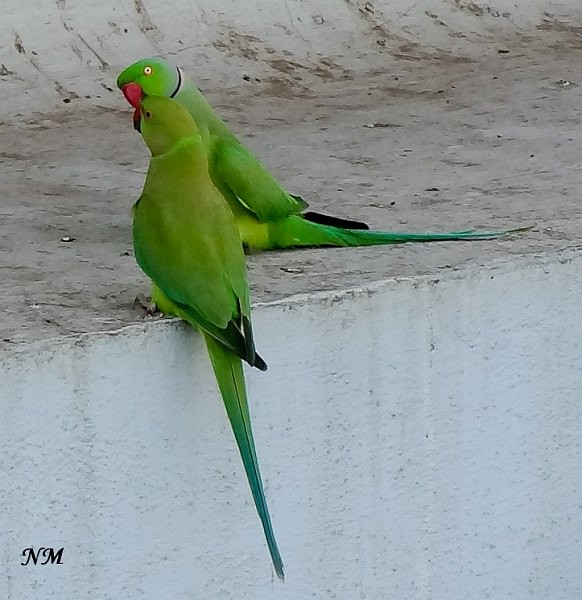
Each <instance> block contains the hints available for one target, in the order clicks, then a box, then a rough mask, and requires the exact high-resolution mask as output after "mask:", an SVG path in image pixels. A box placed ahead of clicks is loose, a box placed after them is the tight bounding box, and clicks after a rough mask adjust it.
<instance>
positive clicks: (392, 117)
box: [0, 0, 582, 600]
mask: <svg viewBox="0 0 582 600" xmlns="http://www.w3.org/2000/svg"><path fill="white" fill-rule="evenodd" d="M581 25H582V8H581V6H580V3H579V1H578V0H567V1H566V0H564V1H561V2H554V1H552V0H528V1H527V2H526V1H525V0H523V1H519V2H518V1H516V0H489V1H487V2H484V1H483V0H474V1H470V2H469V1H464V0H420V1H416V0H415V1H413V0H392V1H390V2H389V1H388V0H373V1H370V2H367V1H366V2H361V1H353V0H349V1H345V2H337V1H336V0H334V1H333V2H332V1H331V0H326V1H320V2H317V3H314V2H307V1H303V0H285V1H283V0H276V1H273V2H270V3H268V4H265V3H264V2H255V1H254V0H248V1H246V0H245V2H238V3H236V2H234V3H233V2H230V1H227V0H212V1H211V0H198V1H197V2H196V3H195V4H192V3H189V2H185V1H183V0H173V1H172V3H171V6H168V4H167V3H159V2H152V1H149V0H146V1H143V0H135V1H130V0H104V1H103V2H97V3H91V4H88V3H86V2H77V1H75V0H54V1H47V2H43V3H38V2H32V1H30V0H24V1H22V2H19V3H13V5H12V6H5V7H4V15H3V19H2V20H1V21H0V40H1V41H2V43H3V48H5V49H6V52H5V54H4V55H3V58H2V59H1V60H0V80H1V81H2V85H3V88H2V89H3V102H2V108H1V114H0V121H1V122H0V126H1V129H0V134H1V135H2V152H1V153H0V164H1V165H2V182H1V184H0V185H1V192H2V193H1V197H2V202H1V204H0V217H1V218H0V276H1V280H2V286H0V305H1V306H2V311H3V319H2V321H1V322H0V415H1V419H0V465H1V473H2V475H0V507H1V508H2V510H0V532H1V533H0V546H1V548H2V557H1V558H0V598H7V599H9V600H29V599H31V598H36V597H42V599H43V600H44V599H45V598H47V599H50V598H59V599H61V598H66V599H69V598H71V599H77V598H90V599H91V600H94V599H96V598H98V599H106V598H111V599H115V600H117V599H120V598H128V599H131V600H133V599H134V598H135V599H136V600H137V599H138V598H139V599H141V598H155V599H156V600H157V599H165V598H172V599H177V600H181V599H184V600H186V599H188V600H190V599H191V598H193V597H194V598H200V599H206V598H208V599H209V600H211V599H214V598H220V599H221V600H222V599H223V598H236V599H237V600H246V599H248V600H251V599H252V600H267V599H268V600H303V599H304V598H311V597H314V598H317V599H318V600H320V599H323V600H327V599H333V598H337V599H341V600H354V599H362V600H384V599H385V598H396V599H398V600H417V599H421V598H423V599H427V600H451V599H454V600H456V599H458V598H466V599H468V600H482V599H483V598H488V597H491V598H495V599H498V598H509V597H511V598H515V599H517V600H526V598H527V599H529V598H531V597H533V598H551V600H573V599H576V598H579V597H580V596H581V592H582V576H581V575H580V568H579V557H580V556H581V555H582V528H581V518H580V507H581V505H582V495H581V492H580V485H579V481H578V479H579V473H580V469H581V460H580V452H581V448H580V445H581V441H580V440H581V439H582V436H581V435H580V434H581V430H580V427H581V426H580V423H582V414H581V411H582V409H581V403H580V391H579V390H580V388H581V387H582V386H581V383H582V381H581V379H582V378H581V376H580V372H581V368H580V367H581V365H580V358H579V357H580V340H581V339H582V334H581V327H580V324H581V310H582V308H581V306H582V302H580V289H582V287H581V283H582V282H581V277H582V276H581V275H580V273H582V270H581V256H582V254H581V247H580V222H581V220H582V209H581V205H580V181H581V173H580V155H581V153H582V135H581V134H580V120H581V113H580V106H581V102H582V86H580V85H579V84H580V81H578V80H579V79H580V78H579V77H578V75H577V74H578V73H579V70H580V58H581V57H580V27H581ZM500 51H501V52H500ZM150 54H163V55H166V56H170V57H173V58H174V59H175V60H176V62H178V63H180V64H181V65H182V66H183V67H184V68H185V70H186V72H188V73H189V74H190V75H191V76H192V77H193V78H194V79H195V80H196V81H197V83H199V84H200V85H201V87H202V88H203V89H205V90H206V91H207V92H208V95H209V97H210V99H211V101H212V102H213V104H214V105H215V106H217V107H218V109H219V110H220V112H221V114H222V115H223V116H225V118H226V119H227V120H228V121H229V123H230V124H231V125H232V126H233V128H234V129H235V130H236V131H237V132H239V133H241V134H242V135H243V137H244V139H245V140H247V141H248V144H249V146H250V147H251V148H252V149H253V150H255V151H256V152H257V154H258V155H259V156H260V157H261V158H263V160H264V161H265V162H266V163H267V165H268V166H269V167H270V168H271V169H272V170H273V171H274V172H275V173H276V174H277V175H278V176H279V177H280V179H281V181H282V182H283V183H284V184H285V185H286V186H287V187H288V188H289V189H291V190H292V191H294V192H297V193H300V194H302V195H304V196H305V197H306V198H308V199H309V201H310V202H311V203H312V205H313V207H314V208H316V209H319V210H327V211H329V212H332V213H337V214H339V215H344V216H348V217H355V218H361V219H365V220H367V221H369V222H370V223H371V225H372V226H373V227H375V228H378V229H380V228H384V229H391V230H395V229H400V230H405V231H422V230H425V231H427V230H441V231H442V230H453V229H460V228H465V227H478V228H492V227H494V228H505V227H511V226H516V225H523V224H529V223H532V222H537V223H538V225H539V226H538V228H537V229H536V230H535V231H534V232H531V233H530V234H528V235H527V236H520V237H513V238H508V239H505V240H502V241H499V242H493V243H486V242H480V243H474V244H434V245H430V246H412V245H407V246H395V247H391V248H373V249H353V250H321V251H317V252H311V251H301V252H289V253H276V254H268V255H262V256H253V257H250V258H249V268H250V274H251V281H252V285H253V297H254V298H255V300H258V301H259V304H258V305H257V307H256V310H255V317H254V318H255V329H256V333H257V341H258V344H259V348H260V350H261V352H262V353H263V354H264V356H265V357H266V358H267V360H268V362H269V365H270V369H269V371H268V373H266V374H259V373H256V372H249V373H248V377H249V388H250V396H251V399H252V409H251V410H252V415H253V419H254V428H255V434H256V440H257V446H258V451H259V456H260V458H261V462H262V469H263V473H264V476H265V480H266V487H267V495H268V499H269V503H270V506H271V510H272V514H273V521H274V525H275V530H276V533H277V536H278V538H279V540H280V545H281V549H282V552H283V555H284V559H285V562H286V565H287V571H288V581H287V582H286V583H285V584H280V583H279V582H278V581H276V580H274V577H273V574H272V572H271V568H270V562H269V556H268V553H267V550H266V548H265V545H264V542H263V538H262V534H261V530H260V526H259V522H258V519H257V517H256V515H255V511H254V508H253V506H252V502H251V499H250V494H249V491H248V489H247V485H246V482H245V480H244V476H243V473H242V467H241V464H240V460H239V457H238V454H237V451H236V448H235V445H234V441H233V439H232V435H231V432H230V428H229V425H228V423H227V420H226V417H225V414H224V410H223V408H222V405H221V402H220V399H219V397H218V395H217V393H216V390H215V384H214V381H213V378H212V375H211V373H210V369H209V366H208V362H207V358H206V357H205V355H204V352H203V351H202V346H201V341H200V339H199V337H198V336H197V335H196V334H193V333H192V332H190V331H187V330H186V329H185V328H184V327H183V326H182V325H181V324H179V323H176V322H169V321H163V322H146V323H144V322H143V319H142V315H141V313H140V312H139V311H138V310H137V309H136V308H135V307H134V306H133V298H134V297H135V295H136V294H137V293H138V292H140V291H145V290H146V289H147V287H146V286H147V283H146V281H145V280H144V278H143V276H142V275H141V274H140V273H139V271H138V269H137V268H136V266H135V264H134V260H133V257H132V256H131V241H130V240H131V236H130V229H129V221H130V219H129V207H130V205H131V203H132V202H133V201H134V200H135V198H136V197H137V195H138V194H139V191H140V187H141V184H142V181H143V172H144V170H145V165H146V161H147V153H146V151H145V149H144V147H143V145H142V144H141V142H140V139H139V137H138V136H137V135H135V134H134V133H133V131H132V130H131V125H130V115H129V113H130V111H129V110H128V108H127V107H126V106H125V105H124V102H123V101H122V99H121V97H120V95H119V94H118V93H117V92H116V91H114V90H113V86H114V80H115V76H116V74H117V72H118V70H119V69H120V68H122V67H123V66H125V65H126V64H127V63H128V62H130V61H131V60H134V59H136V58H139V57H142V56H144V55H150ZM63 238H64V239H67V238H69V239H70V238H75V241H74V242H64V241H62V240H63ZM334 290H337V291H334ZM298 292H301V293H302V294H301V295H299V296H297V295H296V294H297V293H298ZM30 546H34V547H35V548H38V547H40V546H45V547H47V546H52V547H54V548H55V549H58V548H60V547H63V548H64V556H63V562H64V564H63V565H61V566H56V565H55V566H36V567H34V566H28V567H23V566H21V565H20V562H21V559H22V557H21V552H22V550H23V549H24V548H27V547H30Z"/></svg>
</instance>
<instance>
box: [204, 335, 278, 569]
mask: <svg viewBox="0 0 582 600" xmlns="http://www.w3.org/2000/svg"><path fill="white" fill-rule="evenodd" d="M204 339H205V341H206V346H207V348H208V353H209V355H210V362H211V363H212V367H213V368H214V374H215V375H216V381H217V382H218V387H219V389H220V393H221V395H222V399H223V400H224V405H225V407H226V412H227V414H228V418H229V420H230V424H231V426H232V430H233V432H234V437H235V438H236V443H237V444H238V448H239V451H240V454H241V458H242V461H243V464H244V467H245V471H246V474H247V478H248V481H249V485H250V488H251V492H252V494H253V499H254V501H255V506H256V508H257V512H258V514H259V518H260V519H261V523H262V525H263V531H264V532H265V538H266V540H267V546H268V547H269V552H270V553H271V559H272V561H273V566H274V567H275V572H276V573H277V576H278V577H279V579H285V568H284V566H283V560H282V558H281V554H280V553H279V548H278V547H277V542H276V541H275V534H274V533H273V526H272V525H271V517H270V516H269V509H268V508H267V500H266V499H265V493H264V490H263V484H262V481H261V473H260V471H259V462H258V460H257V455H256V452H255V443H254V440H253V432H252V430H251V417H250V414H249V407H248V401H247V392H246V386H245V380H244V373H243V366H242V363H241V360H240V359H239V358H238V357H237V356H236V355H235V354H234V353H233V352H231V351H230V350H228V349H227V348H225V347H224V346H223V345H222V344H221V343H220V342H218V341H216V340H215V339H214V338H213V337H211V336H210V335H208V334H206V333H205V334H204Z"/></svg>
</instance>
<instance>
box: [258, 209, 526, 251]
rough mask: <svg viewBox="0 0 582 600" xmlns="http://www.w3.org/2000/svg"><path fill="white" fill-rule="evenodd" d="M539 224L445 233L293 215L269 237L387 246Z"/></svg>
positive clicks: (279, 243)
mask: <svg viewBox="0 0 582 600" xmlns="http://www.w3.org/2000/svg"><path fill="white" fill-rule="evenodd" d="M533 227H535V225H530V226H527V227H516V228H514V229H504V230H502V231H475V230H473V229H469V230H466V231H449V232H445V233H402V232H389V231H368V230H366V229H343V228H340V227H333V226H330V225H322V224H319V223H313V222H310V221H306V220H305V219H303V218H301V217H300V216H298V215H293V216H291V217H288V218H287V219H285V221H282V222H277V223H272V224H271V226H270V231H269V237H270V241H271V243H272V244H273V247H276V248H291V247H310V246H311V247H317V246H344V247H347V246H350V247H355V246H383V245H388V244H404V243H407V242H417V243H418V242H420V243H422V242H444V241H476V240H491V239H497V238H502V237H505V236H507V235H510V234H512V233H522V232H524V231H529V230H530V229H532V228H533Z"/></svg>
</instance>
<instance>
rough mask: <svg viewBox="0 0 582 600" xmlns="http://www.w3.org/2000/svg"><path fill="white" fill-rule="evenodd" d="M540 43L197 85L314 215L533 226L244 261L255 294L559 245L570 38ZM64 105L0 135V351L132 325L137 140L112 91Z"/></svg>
mask: <svg viewBox="0 0 582 600" xmlns="http://www.w3.org/2000/svg"><path fill="white" fill-rule="evenodd" d="M544 35H545V32H540V37H539V38H537V39H536V40H535V42H534V41H533V40H532V39H531V38H525V37H520V38H516V39H514V40H513V41H511V42H508V43H506V44H504V45H503V49H508V50H509V53H507V54H499V53H498V52H497V48H498V47H499V46H498V45H497V46H496V45H494V44H491V45H490V46H489V47H488V50H487V52H486V53H485V55H484V56H482V59H481V60H480V61H479V62H472V61H457V60H446V59H442V58H441V59H439V60H436V61H435V60H430V59H426V60H422V61H418V60H416V61H408V60H400V61H399V62H398V61H397V62H396V68H395V69H394V70H392V71H391V72H390V73H389V74H387V73H385V72H383V73H380V72H376V73H371V74H363V73H360V74H359V75H357V76H354V77H353V78H350V79H346V80H344V81H331V82H330V81H321V80H316V79H313V80H312V82H313V87H312V89H310V90H306V89H305V88H304V87H301V88H298V89H292V88H289V87H286V86H283V87H277V85H272V84H271V85H269V87H268V88H266V87H265V84H264V82H255V84H252V83H251V84H248V83H246V84H241V85H240V86H238V85H237V88H235V89H233V90H229V91H228V93H220V92H216V91H212V92H211V93H209V98H210V100H211V101H212V102H213V103H214V105H215V106H217V107H218V109H219V111H220V112H221V114H222V115H224V116H225V117H226V118H227V120H228V121H229V122H230V123H231V124H232V126H233V128H234V129H235V130H236V131H237V132H240V133H241V134H242V135H243V136H244V139H245V140H246V141H247V142H248V145H249V146H250V147H251V148H252V149H253V150H255V151H256V152H257V154H258V155H259V156H260V157H261V158H262V159H263V160H264V162H266V163H267V165H268V166H269V167H271V168H272V170H273V172H274V173H276V174H277V175H278V176H279V177H280V179H281V181H282V182H284V183H285V184H286V185H287V187H288V189H289V190H290V191H293V192H296V193H299V194H301V195H303V196H304V197H305V198H306V199H308V200H309V201H310V203H311V205H312V207H313V208H314V209H316V210H324V211H329V212H330V213H335V214H338V215H344V216H348V217H353V218H357V219H364V220H366V221H367V222H369V223H370V224H371V226H372V227H373V228H375V229H388V230H403V231H427V230H434V231H443V230H454V229H461V228H467V227H476V228H484V229H498V228H506V227H513V226H519V225H527V224H531V223H534V222H537V224H538V226H537V228H536V229H535V230H534V231H532V232H528V233H526V234H522V235H519V236H513V237H511V238H507V239H504V240H502V241H488V242H473V243H439V244H424V245H412V244H407V245H398V246H391V247H383V248H369V249H345V250H344V249H341V250H339V249H325V250H302V251H292V252H277V253H268V254H262V255H257V256H252V257H250V260H249V267H250V277H251V283H252V291H253V296H254V299H255V301H269V300H273V299H280V298H283V297H286V296H288V295H292V294H296V293H302V292H311V291H316V290H333V289H345V288H349V287H353V286H361V285H365V284H367V283H369V282H372V281H377V280H380V279H385V278H390V277H394V276H415V275H418V274H426V273H439V272H441V270H442V269H448V268H460V267H462V266H463V265H465V264H467V263H471V264H487V263H489V262H491V261H494V260H500V259H503V258H504V257H506V258H507V260H511V259H512V258H513V257H515V256H516V255H524V254H531V253H535V254H542V253H548V252H554V251H557V250H559V249H561V248H564V247H577V246H578V245H579V244H580V241H579V240H580V231H581V225H580V216H581V212H582V211H581V208H580V191H581V185H580V184H581V180H582V173H581V167H580V157H581V156H582V132H581V130H580V127H579V125H580V107H581V106H582V87H580V86H578V85H577V81H578V80H581V81H582V75H581V70H580V59H581V58H582V52H581V50H580V47H579V44H578V39H579V38H577V37H576V35H577V34H576V32H563V39H562V41H561V43H560V44H558V45H555V44H550V43H549V41H548V40H549V39H550V38H547V39H545V38H544ZM548 35H549V34H548ZM551 39H552V40H553V39H555V35H554V36H553V37H552V38H551ZM111 79H112V83H113V80H114V73H112V74H111ZM559 80H567V81H568V82H571V83H570V85H568V84H564V83H563V82H559ZM70 106H71V105H64V106H63V110H62V111H60V112H58V113H55V114H40V113H38V114H35V115H32V116H27V117H26V118H24V117H23V118H21V120H20V121H13V122H5V123H4V124H3V125H2V127H1V128H0V145H1V148H2V152H1V153H0V157H1V158H0V162H1V164H2V178H1V182H0V185H1V190H2V201H1V204H0V213H1V215H2V219H1V221H0V274H1V279H2V286H1V288H0V302H1V304H2V310H3V318H2V321H1V324H0V339H2V340H3V341H2V342H0V350H3V351H10V350H11V349H13V348H14V347H15V345H17V344H22V343H24V342H30V341H35V340H40V339H44V338H47V337H51V336H60V335H67V334H77V333H81V332H90V331H103V330H111V329H115V328H118V327H120V326H123V325H126V324H129V323H136V322H139V321H140V320H143V318H144V317H143V312H142V311H141V309H139V308H137V307H135V306H134V304H133V300H134V298H135V296H136V294H137V293H139V292H147V290H148V285H147V282H146V279H145V277H144V276H143V275H142V274H141V273H140V271H139V270H138V268H137V266H136V265H135V262H134V259H133V256H132V248H131V230H130V213H129V211H130V207H131V204H132V203H133V202H134V201H135V199H136V198H137V197H138V195H139V192H140V188H141V184H142V182H143V177H144V173H145V169H146V165H147V156H148V155H147V150H146V148H145V146H143V144H142V142H141V139H140V137H139V136H138V135H137V134H136V133H134V131H133V130H132V128H131V122H130V121H131V119H130V111H129V110H128V109H127V108H126V107H125V106H124V103H123V101H122V99H121V98H120V99H119V101H118V102H117V106H118V109H111V108H98V107H96V108H95V109H93V110H86V109H82V110H77V109H75V108H70ZM372 124H374V125H375V126H373V127H372V126H371V125H372ZM66 236H69V237H71V238H74V241H72V242H63V241H61V240H62V238H65V237H66Z"/></svg>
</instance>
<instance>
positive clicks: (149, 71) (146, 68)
mask: <svg viewBox="0 0 582 600" xmlns="http://www.w3.org/2000/svg"><path fill="white" fill-rule="evenodd" d="M143 72H144V74H145V75H151V74H152V72H153V69H152V68H151V67H149V66H148V67H144V68H143Z"/></svg>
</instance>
